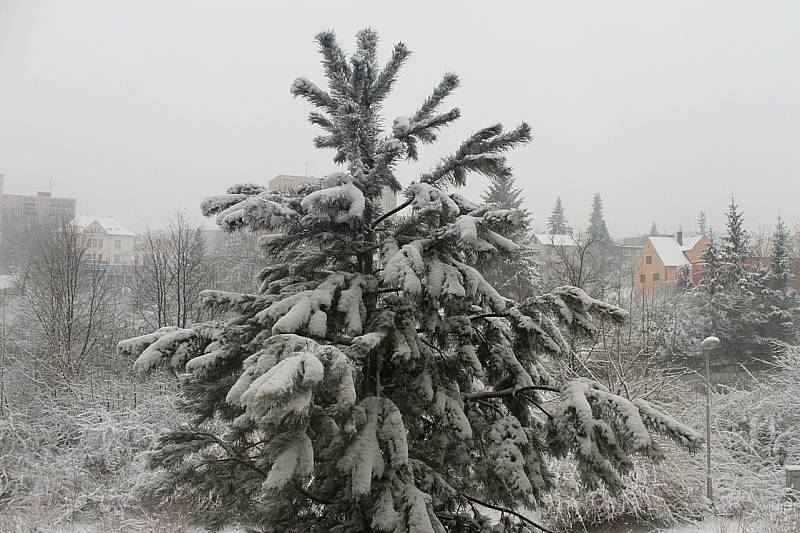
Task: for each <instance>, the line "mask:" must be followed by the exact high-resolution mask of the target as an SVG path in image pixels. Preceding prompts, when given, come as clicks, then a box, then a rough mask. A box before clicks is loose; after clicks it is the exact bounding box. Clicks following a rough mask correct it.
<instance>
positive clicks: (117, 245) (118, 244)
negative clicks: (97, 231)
mask: <svg viewBox="0 0 800 533" xmlns="http://www.w3.org/2000/svg"><path fill="white" fill-rule="evenodd" d="M114 248H116V249H118V250H119V249H120V248H122V241H121V240H119V239H117V240H115V241H114Z"/></svg>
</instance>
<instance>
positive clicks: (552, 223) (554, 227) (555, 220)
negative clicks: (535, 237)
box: [547, 196, 569, 235]
mask: <svg viewBox="0 0 800 533" xmlns="http://www.w3.org/2000/svg"><path fill="white" fill-rule="evenodd" d="M547 232H548V233H550V234H551V235H563V234H566V233H568V232H569V223H568V222H567V217H566V215H564V206H563V205H562V204H561V197H560V196H559V197H558V198H556V203H555V205H554V206H553V211H552V212H551V213H550V217H549V218H548V219H547Z"/></svg>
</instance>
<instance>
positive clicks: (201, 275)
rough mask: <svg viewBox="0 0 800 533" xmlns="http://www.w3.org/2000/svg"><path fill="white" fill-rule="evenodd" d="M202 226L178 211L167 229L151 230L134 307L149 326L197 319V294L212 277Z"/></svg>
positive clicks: (146, 238) (183, 324) (139, 266)
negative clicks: (209, 274) (208, 270)
mask: <svg viewBox="0 0 800 533" xmlns="http://www.w3.org/2000/svg"><path fill="white" fill-rule="evenodd" d="M207 267H208V265H207V261H206V250H205V245H204V243H203V239H202V235H201V234H200V228H199V227H197V226H194V225H193V224H192V223H191V221H190V220H189V219H188V217H187V216H186V215H185V214H183V213H181V212H176V213H175V214H174V215H173V216H172V217H171V218H170V220H169V223H168V225H167V228H166V229H165V230H157V231H154V230H147V232H146V233H145V236H144V243H143V248H142V250H141V252H140V254H139V260H138V264H137V267H136V276H135V288H134V289H135V290H134V291H133V298H134V304H133V305H134V308H135V309H136V311H137V313H138V314H139V316H140V317H141V318H142V319H143V320H144V322H145V324H146V325H147V326H148V327H156V328H160V327H163V326H179V327H186V325H187V324H189V322H190V321H192V320H197V319H198V318H199V317H198V315H197V314H198V313H199V306H198V305H197V303H198V302H197V295H198V293H199V292H200V290H201V289H202V288H204V282H205V280H206V279H207V277H208V272H207Z"/></svg>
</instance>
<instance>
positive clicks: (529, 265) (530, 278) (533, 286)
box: [476, 177, 540, 300]
mask: <svg viewBox="0 0 800 533" xmlns="http://www.w3.org/2000/svg"><path fill="white" fill-rule="evenodd" d="M482 198H483V201H484V202H485V203H486V204H488V205H493V206H497V207H500V208H502V209H509V210H512V211H514V212H516V213H518V216H519V220H514V221H513V222H512V223H507V224H503V225H502V227H499V228H498V233H499V234H500V235H502V236H504V237H506V238H508V239H511V240H512V241H513V242H514V243H515V244H517V245H518V246H519V249H517V250H514V251H511V252H508V253H498V254H496V255H495V256H492V257H489V258H487V260H486V261H480V262H478V264H476V266H477V267H478V268H479V270H481V272H483V275H484V277H485V278H486V280H487V281H488V282H489V283H490V284H491V285H492V286H493V287H494V288H495V289H497V291H498V292H499V293H500V294H501V295H502V296H505V297H510V298H517V299H523V300H524V299H525V298H528V297H529V296H533V295H534V294H535V292H536V291H537V290H538V289H539V286H540V278H539V269H538V265H537V264H536V256H535V253H534V251H533V248H532V247H531V238H530V235H529V232H530V225H531V224H530V213H529V212H528V210H527V209H525V208H523V207H522V202H523V197H522V191H521V190H520V189H517V188H515V187H514V178H513V177H509V178H505V179H495V180H491V181H490V182H489V187H488V189H487V190H486V192H484V194H483V196H482Z"/></svg>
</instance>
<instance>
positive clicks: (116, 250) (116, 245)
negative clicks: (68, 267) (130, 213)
mask: <svg viewBox="0 0 800 533" xmlns="http://www.w3.org/2000/svg"><path fill="white" fill-rule="evenodd" d="M75 224H76V226H77V227H78V228H79V229H80V231H81V232H82V233H83V234H84V235H85V238H86V239H87V240H88V249H87V250H86V252H87V254H88V258H89V259H93V260H97V261H100V262H101V263H107V264H109V265H132V264H134V244H135V242H136V234H135V233H134V232H132V231H130V230H128V229H126V228H125V227H123V226H122V225H121V224H120V223H119V222H117V221H116V220H114V219H113V218H111V217H95V216H86V215H81V216H79V217H77V218H75Z"/></svg>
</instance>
